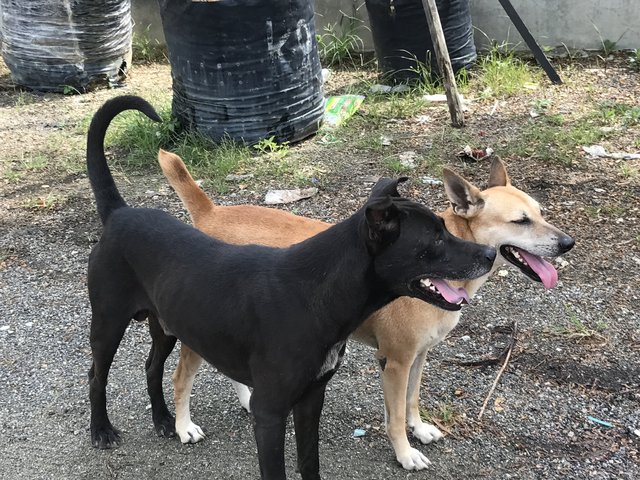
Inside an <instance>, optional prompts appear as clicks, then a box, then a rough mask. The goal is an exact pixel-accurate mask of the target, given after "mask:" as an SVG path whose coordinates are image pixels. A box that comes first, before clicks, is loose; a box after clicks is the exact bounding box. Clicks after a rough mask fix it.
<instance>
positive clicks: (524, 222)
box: [511, 217, 531, 225]
mask: <svg viewBox="0 0 640 480" xmlns="http://www.w3.org/2000/svg"><path fill="white" fill-rule="evenodd" d="M511 223H515V224H517V225H529V224H530V223H531V219H530V218H529V217H522V218H519V219H518V220H511Z"/></svg>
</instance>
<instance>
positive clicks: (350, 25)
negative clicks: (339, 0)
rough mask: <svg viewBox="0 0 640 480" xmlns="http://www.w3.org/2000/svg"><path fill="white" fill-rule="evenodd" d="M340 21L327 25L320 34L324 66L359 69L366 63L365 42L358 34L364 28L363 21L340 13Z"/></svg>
mask: <svg viewBox="0 0 640 480" xmlns="http://www.w3.org/2000/svg"><path fill="white" fill-rule="evenodd" d="M340 14H341V15H340V20H339V21H338V22H336V23H333V24H329V25H325V27H324V29H323V32H322V33H321V34H318V35H317V37H316V39H317V42H318V53H319V55H320V61H321V63H322V65H324V66H326V67H335V66H342V67H357V66H361V65H363V63H364V59H363V56H362V51H363V50H364V42H363V41H362V38H360V36H359V35H358V34H357V31H358V29H359V28H362V27H363V25H362V23H363V22H362V20H360V19H358V18H355V17H351V16H349V15H346V14H345V13H344V12H340Z"/></svg>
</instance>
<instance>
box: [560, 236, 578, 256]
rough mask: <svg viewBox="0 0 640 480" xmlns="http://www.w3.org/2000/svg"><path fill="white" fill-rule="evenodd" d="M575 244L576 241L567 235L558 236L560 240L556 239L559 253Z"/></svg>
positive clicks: (566, 250)
mask: <svg viewBox="0 0 640 480" xmlns="http://www.w3.org/2000/svg"><path fill="white" fill-rule="evenodd" d="M575 244H576V241H575V240H574V239H573V238H571V237H570V236H569V235H565V236H563V237H560V240H559V241H558V247H560V251H561V253H565V252H568V251H569V250H571V249H572V248H573V246H574V245H575Z"/></svg>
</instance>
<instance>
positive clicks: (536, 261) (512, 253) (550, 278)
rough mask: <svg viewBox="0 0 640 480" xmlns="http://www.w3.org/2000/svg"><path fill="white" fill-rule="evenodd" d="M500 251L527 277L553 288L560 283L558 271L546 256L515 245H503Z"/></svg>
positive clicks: (545, 286)
mask: <svg viewBox="0 0 640 480" xmlns="http://www.w3.org/2000/svg"><path fill="white" fill-rule="evenodd" d="M500 253H501V254H502V256H503V257H504V258H505V259H507V260H508V261H509V262H511V263H512V264H513V265H515V266H516V267H518V268H519V269H520V270H521V271H522V273H524V274H525V275H526V276H527V277H529V278H530V279H532V280H535V281H536V282H541V283H542V285H544V288H553V287H555V286H556V285H557V284H558V271H557V270H556V269H555V267H554V266H553V265H551V264H550V263H549V262H547V261H546V260H545V259H544V258H542V257H540V256H538V255H534V254H533V253H531V252H527V251H526V250H523V249H522V248H518V247H514V246H513V245H503V246H501V247H500Z"/></svg>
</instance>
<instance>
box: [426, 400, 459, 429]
mask: <svg viewBox="0 0 640 480" xmlns="http://www.w3.org/2000/svg"><path fill="white" fill-rule="evenodd" d="M420 417H421V418H422V420H423V421H425V422H429V423H435V424H437V425H438V424H439V425H440V426H444V427H445V428H447V427H452V426H455V425H456V424H459V423H461V422H462V420H463V418H464V415H463V414H461V413H460V412H459V411H458V409H457V408H456V407H455V405H453V404H452V403H448V402H443V403H438V405H436V407H435V408H434V409H433V410H427V409H420Z"/></svg>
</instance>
